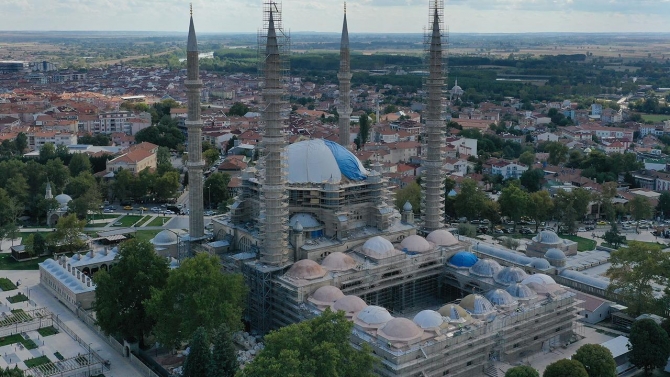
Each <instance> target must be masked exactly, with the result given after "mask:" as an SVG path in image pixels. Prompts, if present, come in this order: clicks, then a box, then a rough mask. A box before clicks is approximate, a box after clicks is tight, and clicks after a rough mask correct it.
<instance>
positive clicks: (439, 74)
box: [421, 0, 445, 232]
mask: <svg viewBox="0 0 670 377" xmlns="http://www.w3.org/2000/svg"><path fill="white" fill-rule="evenodd" d="M431 5H432V2H431ZM441 5H442V4H441V2H440V4H439V5H438V0H435V1H434V5H433V6H431V11H432V16H433V20H432V33H431V35H430V47H429V64H430V67H429V76H428V79H427V80H426V84H425V86H426V89H427V92H428V106H427V108H426V115H425V119H426V126H425V131H426V137H425V140H426V142H425V149H426V154H425V156H424V158H423V163H422V165H423V168H424V177H423V180H422V185H423V190H422V192H423V198H422V199H423V200H422V203H421V204H422V208H421V210H422V215H423V226H424V228H425V229H426V231H429V232H430V231H433V230H435V229H439V228H442V227H443V219H444V177H445V175H444V171H443V164H444V161H443V159H442V148H443V146H444V143H445V139H444V138H445V135H444V128H445V125H444V121H443V120H442V88H443V86H444V76H443V71H442V64H443V63H442V33H441V31H440V14H441V13H442V12H440V10H441V8H442V7H441Z"/></svg>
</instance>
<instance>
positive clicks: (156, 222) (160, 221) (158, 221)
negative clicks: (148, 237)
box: [145, 216, 170, 226]
mask: <svg viewBox="0 0 670 377" xmlns="http://www.w3.org/2000/svg"><path fill="white" fill-rule="evenodd" d="M168 220H170V218H169V217H161V216H158V217H156V218H155V219H153V220H151V222H149V224H146V225H145V226H163V222H168Z"/></svg>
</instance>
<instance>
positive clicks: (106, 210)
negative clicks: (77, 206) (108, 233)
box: [102, 208, 114, 213]
mask: <svg viewBox="0 0 670 377" xmlns="http://www.w3.org/2000/svg"><path fill="white" fill-rule="evenodd" d="M102 212H104V213H112V212H114V211H112V210H111V209H109V208H105V210H104V211H102Z"/></svg>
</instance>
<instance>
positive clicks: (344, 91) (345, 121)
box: [337, 2, 351, 148]
mask: <svg viewBox="0 0 670 377" xmlns="http://www.w3.org/2000/svg"><path fill="white" fill-rule="evenodd" d="M337 78H338V79H339V81H340V96H339V103H338V105H337V113H338V115H339V116H340V119H339V122H338V125H339V134H340V139H339V142H340V145H342V146H343V147H345V148H349V146H350V145H351V142H350V141H349V123H350V122H351V94H350V92H351V54H350V50H349V28H348V26H347V3H346V2H345V3H344V21H343V23H342V39H341V41H340V71H339V72H338V73H337Z"/></svg>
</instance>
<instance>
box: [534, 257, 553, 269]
mask: <svg viewBox="0 0 670 377" xmlns="http://www.w3.org/2000/svg"><path fill="white" fill-rule="evenodd" d="M530 266H531V267H533V268H537V269H538V270H546V269H549V268H551V265H550V264H549V262H548V261H547V260H546V259H544V258H533V261H532V262H530Z"/></svg>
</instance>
